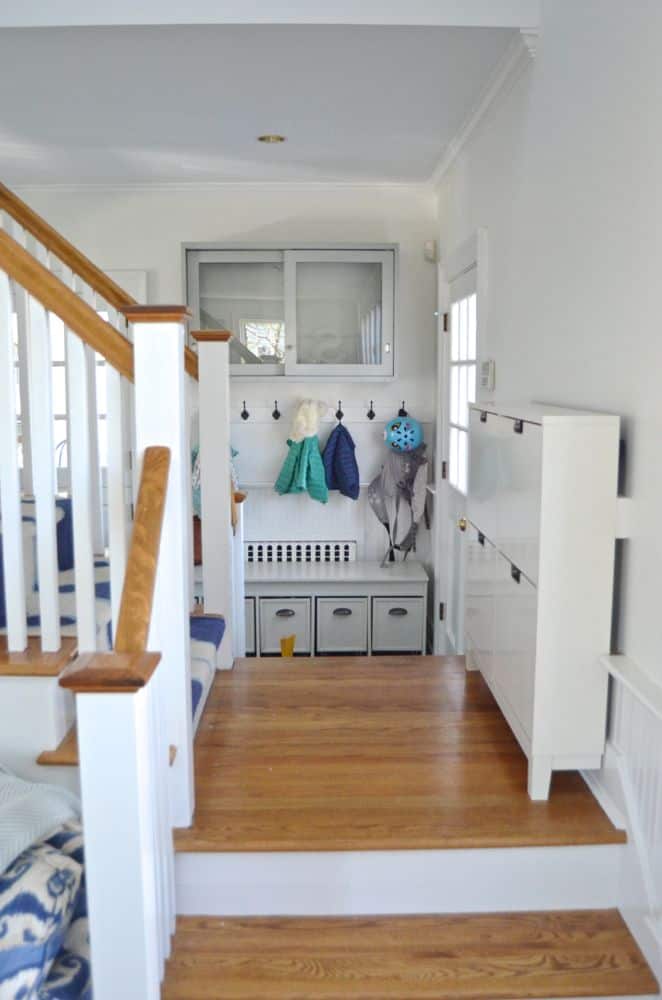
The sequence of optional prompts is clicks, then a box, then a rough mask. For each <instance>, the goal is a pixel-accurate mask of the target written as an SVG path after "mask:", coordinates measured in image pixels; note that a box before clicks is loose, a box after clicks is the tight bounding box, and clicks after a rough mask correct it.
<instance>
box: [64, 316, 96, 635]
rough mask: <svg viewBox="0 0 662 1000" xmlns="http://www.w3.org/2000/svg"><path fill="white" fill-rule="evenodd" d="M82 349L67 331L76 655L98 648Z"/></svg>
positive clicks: (90, 412)
mask: <svg viewBox="0 0 662 1000" xmlns="http://www.w3.org/2000/svg"><path fill="white" fill-rule="evenodd" d="M85 351H86V349H85V345H84V344H83V342H82V341H81V340H80V339H79V338H78V337H77V336H76V334H75V333H71V331H69V330H68V331H67V402H68V412H69V473H70V477H71V494H72V502H73V526H74V552H75V555H76V559H75V565H74V578H75V581H76V625H77V633H78V649H79V652H92V651H93V650H95V649H96V648H97V626H96V614H95V599H96V598H95V579H94V533H93V528H92V525H93V520H94V501H93V491H92V482H93V478H94V471H95V470H94V465H93V464H92V444H91V440H90V426H91V424H92V420H93V419H94V420H96V412H95V411H93V410H91V400H90V397H89V381H88V378H87V358H86V353H85Z"/></svg>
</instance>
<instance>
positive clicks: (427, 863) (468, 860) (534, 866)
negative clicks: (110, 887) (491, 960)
mask: <svg viewBox="0 0 662 1000" xmlns="http://www.w3.org/2000/svg"><path fill="white" fill-rule="evenodd" d="M622 852H623V847H622V846H621V845H606V846H589V847H540V848H528V847H527V848H505V849H502V848H493V849H484V850H481V849H473V850H432V851H367V852H364V851H325V852H315V851H310V852H250V853H249V852H246V853H241V852H237V853H231V852H226V853H216V854H213V853H208V854H206V853H181V854H178V855H177V859H176V884H177V912H178V913H180V914H188V915H209V916H211V915H214V916H275V915H283V916H284V915H287V916H351V915H360V914H396V913H481V912H483V913H487V912H498V911H501V910H509V911H514V910H518V911H526V910H562V909H594V908H595V909H602V908H609V907H613V906H617V905H618V901H619V871H620V867H621V858H622Z"/></svg>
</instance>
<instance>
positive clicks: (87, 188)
mask: <svg viewBox="0 0 662 1000" xmlns="http://www.w3.org/2000/svg"><path fill="white" fill-rule="evenodd" d="M9 183H10V185H11V189H12V191H16V192H18V193H20V194H21V195H23V194H26V195H28V194H39V193H40V192H44V193H45V194H48V193H52V194H130V193H135V194H150V193H158V192H174V191H179V192H190V193H196V192H198V193H210V192H214V191H228V190H230V191H232V190H234V191H246V190H252V191H290V192H291V191H293V190H297V191H311V192H319V191H335V190H338V191H348V190H358V191H361V190H366V189H369V190H371V191H383V192H389V191H393V192H405V191H410V192H412V193H415V194H420V195H427V194H428V193H429V190H430V181H429V179H420V180H399V181H398V180H396V181H385V180H383V179H377V178H375V179H373V180H356V181H350V180H348V181H323V180H320V181H301V180H297V179H296V178H292V180H287V181H240V180H231V181H126V182H122V181H114V182H107V183H103V182H98V183H81V184H75V183H71V182H67V183H58V182H56V181H54V182H52V183H32V184H31V183H27V184H22V183H21V182H20V181H11V180H10V181H9Z"/></svg>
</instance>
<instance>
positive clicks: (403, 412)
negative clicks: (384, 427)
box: [398, 399, 409, 417]
mask: <svg viewBox="0 0 662 1000" xmlns="http://www.w3.org/2000/svg"><path fill="white" fill-rule="evenodd" d="M398 416H399V417H408V416H409V414H408V413H407V411H406V410H405V401H404V399H403V400H402V406H401V407H400V409H399V410H398Z"/></svg>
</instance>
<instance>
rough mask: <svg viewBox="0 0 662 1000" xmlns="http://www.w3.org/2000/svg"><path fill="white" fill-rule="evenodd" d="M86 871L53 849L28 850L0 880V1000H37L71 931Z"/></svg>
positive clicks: (47, 845)
mask: <svg viewBox="0 0 662 1000" xmlns="http://www.w3.org/2000/svg"><path fill="white" fill-rule="evenodd" d="M81 876H82V869H81V865H80V864H79V863H78V861H76V860H75V859H74V858H73V857H67V856H66V855H64V854H61V853H60V852H59V851H58V850H56V849H55V848H54V847H52V846H51V845H49V844H36V845H35V846H34V847H30V848H28V850H27V851H24V852H23V853H22V854H21V855H19V857H18V858H16V860H15V861H14V863H13V864H12V865H11V866H10V867H9V868H8V869H7V870H6V871H5V872H4V873H3V874H2V875H0V1000H32V998H33V997H36V996H37V994H38V990H39V989H40V987H41V986H42V985H43V983H44V981H45V980H46V978H47V977H48V974H49V972H50V969H51V966H52V965H53V962H54V961H55V959H56V957H57V956H58V954H59V952H60V950H61V948H62V946H63V944H64V940H65V937H66V934H67V931H68V929H69V924H70V922H71V918H72V916H73V913H74V911H75V908H76V903H77V900H78V895H79V889H80V883H81Z"/></svg>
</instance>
